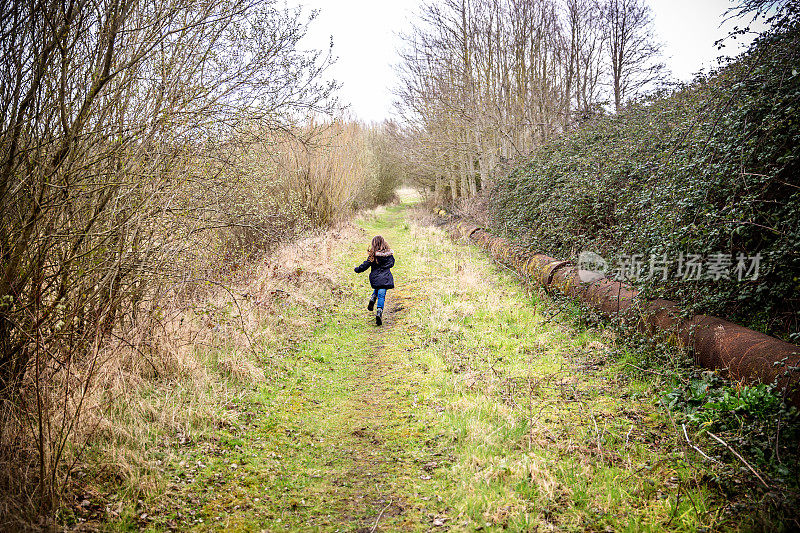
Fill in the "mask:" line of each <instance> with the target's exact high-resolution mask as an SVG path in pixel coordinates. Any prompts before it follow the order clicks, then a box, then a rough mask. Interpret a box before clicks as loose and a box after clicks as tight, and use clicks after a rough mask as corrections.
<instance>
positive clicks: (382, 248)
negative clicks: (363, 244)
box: [367, 235, 390, 263]
mask: <svg viewBox="0 0 800 533" xmlns="http://www.w3.org/2000/svg"><path fill="white" fill-rule="evenodd" d="M389 250H390V248H389V244H388V243H387V242H386V239H384V238H383V237H381V236H380V235H375V236H374V237H373V238H372V244H370V245H369V248H367V253H368V254H369V255H368V256H367V257H368V258H369V262H370V263H372V262H373V261H375V252H388V251H389Z"/></svg>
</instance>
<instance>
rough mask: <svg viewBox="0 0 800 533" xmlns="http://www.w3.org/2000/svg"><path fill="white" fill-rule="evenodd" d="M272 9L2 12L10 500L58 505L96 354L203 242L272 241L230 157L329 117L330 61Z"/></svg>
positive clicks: (3, 394)
mask: <svg viewBox="0 0 800 533" xmlns="http://www.w3.org/2000/svg"><path fill="white" fill-rule="evenodd" d="M275 4H276V2H274V1H273V0H255V1H251V2H245V3H240V2H236V1H232V0H230V1H229V0H222V1H218V2H199V3H198V2H193V1H190V0H151V1H148V2H141V1H138V0H98V1H92V2H89V1H87V0H65V1H50V0H44V1H38V2H19V1H13V0H2V1H0V31H1V32H2V38H1V39H0V57H2V60H0V407H1V408H0V461H2V468H0V470H2V472H3V474H2V476H0V486H2V488H1V489H0V492H2V493H3V494H5V495H9V494H15V493H23V494H25V496H26V497H30V498H33V497H34V496H35V499H36V501H38V502H39V503H40V505H41V507H40V508H41V509H44V510H45V511H46V510H50V509H53V508H54V507H55V505H56V502H57V500H58V497H59V495H60V492H61V490H62V489H63V487H64V484H65V482H66V480H67V479H68V477H69V468H66V469H62V468H61V467H60V465H61V464H62V462H63V460H64V458H65V456H66V455H67V454H68V451H69V450H70V448H75V447H76V446H77V445H76V444H75V443H74V442H72V441H71V440H70V439H71V435H72V434H73V430H74V429H75V427H76V426H78V425H79V423H80V417H81V413H82V409H83V406H84V398H85V396H86V394H87V393H88V391H90V390H91V389H92V384H93V378H94V375H95V373H96V371H97V368H98V366H99V365H100V364H101V363H102V360H101V358H100V353H101V348H102V347H103V346H104V343H105V342H106V341H108V340H109V339H110V338H113V337H114V336H119V334H120V333H121V332H122V330H121V329H120V328H122V327H123V326H125V325H126V324H128V325H130V324H131V323H133V322H135V321H136V320H137V314H141V313H146V312H150V311H153V312H155V311H154V310H155V309H157V303H156V301H157V298H158V295H159V294H160V291H161V290H162V289H163V288H164V287H165V286H166V285H165V284H167V283H170V282H174V281H175V279H176V278H181V277H182V276H184V275H185V273H186V272H193V271H196V269H197V265H196V264H194V263H193V262H192V255H193V254H192V252H191V251H189V250H188V249H189V248H191V247H192V246H195V247H198V248H199V246H197V244H198V241H199V240H201V239H200V237H199V236H200V235H203V232H204V231H208V229H209V228H216V227H221V226H233V225H238V226H240V227H241V226H244V225H249V226H259V225H260V226H261V227H262V228H265V229H264V231H269V228H270V225H269V224H270V223H271V215H273V214H274V213H263V212H261V211H260V210H259V206H258V204H257V203H256V202H254V201H249V200H248V201H227V200H230V199H232V198H235V197H236V196H237V195H236V194H232V193H231V191H232V190H234V189H236V188H237V187H249V186H250V185H252V184H251V183H249V182H244V181H240V182H236V181H234V179H233V178H234V176H233V173H234V172H233V171H232V170H231V169H230V167H229V166H228V165H226V164H224V163H225V162H226V161H225V159H226V158H227V156H228V155H229V154H230V150H229V147H230V146H231V144H232V143H233V142H234V141H236V142H239V143H241V142H243V141H242V140H243V139H245V136H243V135H242V132H243V131H244V130H245V129H246V127H249V126H250V125H252V124H254V123H257V124H259V125H260V127H261V128H262V129H266V130H270V131H286V130H289V129H291V128H292V126H293V124H294V123H296V122H297V120H298V118H300V117H301V116H303V115H304V114H306V113H308V112H312V113H313V112H318V113H324V112H329V111H330V110H331V109H332V106H333V105H334V101H333V98H332V94H331V93H332V91H333V90H334V89H335V85H334V84H332V83H330V82H325V81H324V79H323V74H324V71H325V68H326V67H327V65H328V64H329V63H330V61H329V56H326V55H325V54H324V53H323V52H317V53H305V52H302V51H301V50H299V49H298V42H299V41H300V39H302V37H303V35H304V34H305V32H306V27H307V23H308V20H307V19H306V17H305V16H303V15H302V13H301V12H300V11H299V10H285V9H280V8H277V7H275ZM253 191H255V192H260V188H258V187H253V189H251V191H250V192H251V193H252V192H253ZM252 198H262V197H261V196H260V194H244V193H242V194H238V199H239V200H241V199H252ZM254 214H255V215H256V216H258V217H260V218H258V219H257V222H258V224H254V223H253V222H254V220H253V219H252V218H251V217H252V216H253V215H254ZM26 439H28V440H30V441H32V442H34V443H35V448H34V449H32V450H29V449H27V448H26V446H27V442H28V440H26ZM78 448H79V446H78ZM31 458H35V463H36V468H35V469H31V468H30V465H29V464H28V462H29V461H30V460H31ZM19 472H35V474H33V475H32V479H31V478H28V477H27V476H19V475H17V474H18V473H19ZM26 484H32V485H33V486H34V487H35V491H34V492H33V493H27V492H26V491H27V490H28V489H27V487H26Z"/></svg>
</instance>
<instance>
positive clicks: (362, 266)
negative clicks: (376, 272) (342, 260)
mask: <svg viewBox="0 0 800 533" xmlns="http://www.w3.org/2000/svg"><path fill="white" fill-rule="evenodd" d="M369 265H370V262H369V261H364V262H363V263H361V264H360V265H358V266H357V267H356V268H355V269H354V270H355V271H356V274H361V273H362V272H364V271H365V270H366V269H368V268H369Z"/></svg>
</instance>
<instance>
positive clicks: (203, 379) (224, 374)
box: [0, 224, 360, 516]
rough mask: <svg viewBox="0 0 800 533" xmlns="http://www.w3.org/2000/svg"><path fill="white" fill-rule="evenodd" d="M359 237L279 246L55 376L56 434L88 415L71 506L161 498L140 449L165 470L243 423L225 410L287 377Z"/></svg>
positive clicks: (5, 511) (8, 506) (349, 232)
mask: <svg viewBox="0 0 800 533" xmlns="http://www.w3.org/2000/svg"><path fill="white" fill-rule="evenodd" d="M359 231H360V230H358V229H357V228H355V227H354V226H352V225H350V224H342V225H339V226H337V227H335V228H334V229H331V230H328V231H324V232H319V233H316V234H313V235H309V236H307V237H305V238H302V239H300V240H298V241H296V242H294V243H291V244H286V245H283V246H281V247H280V248H279V249H277V251H275V252H274V253H273V254H272V255H271V256H269V257H265V258H263V259H262V260H261V261H259V262H258V263H257V264H254V265H251V266H250V267H249V268H248V269H247V270H244V271H242V272H239V273H238V275H237V276H236V280H235V281H232V282H230V283H226V284H213V285H210V286H206V287H204V288H200V289H198V290H194V291H191V294H192V295H193V300H188V301H187V299H186V298H185V294H186V291H184V295H182V296H181V297H175V295H169V294H166V295H164V296H163V297H162V302H163V307H162V308H161V309H160V313H159V315H160V316H159V317H158V319H155V318H153V319H152V320H149V321H147V322H143V323H141V324H138V325H137V327H135V328H130V329H128V331H125V332H118V334H117V336H118V337H119V338H124V339H125V340H124V341H122V340H118V341H116V342H114V343H111V344H109V345H107V346H104V347H103V348H102V349H101V350H100V351H99V353H98V354H97V358H96V364H95V365H94V367H93V368H91V369H90V368H88V367H87V368H79V367H76V368H74V369H73V371H72V372H71V373H69V374H66V373H62V374H57V376H68V379H71V380H72V381H73V383H72V384H71V386H70V387H69V390H70V391H72V392H71V394H70V395H69V396H68V397H67V399H66V406H67V409H66V411H64V410H59V409H53V410H52V411H51V412H50V414H49V423H50V425H51V426H52V427H61V426H62V425H63V423H64V422H65V421H68V419H69V418H70V417H71V416H73V415H74V413H76V412H78V411H80V413H81V415H80V417H79V418H77V419H76V425H75V426H74V428H73V429H72V431H71V435H70V437H69V442H68V445H67V447H66V450H65V458H64V461H63V465H64V468H63V469H62V470H61V471H60V473H59V475H61V476H65V475H66V469H70V470H71V475H70V481H69V482H68V483H67V484H66V494H65V495H66V498H65V502H66V505H67V507H69V506H71V505H77V502H79V501H81V500H82V499H83V498H84V496H91V494H93V493H95V492H97V493H99V492H102V490H101V487H103V486H106V484H107V483H108V482H112V483H113V484H115V485H117V486H121V487H123V488H124V489H125V491H126V492H128V493H129V494H131V495H133V496H132V497H136V498H138V497H140V496H141V497H144V496H145V495H147V494H151V493H152V492H153V491H154V490H158V489H159V483H160V482H159V481H158V480H159V479H161V477H160V476H159V475H158V469H159V468H160V467H159V466H158V464H159V463H158V462H157V461H154V459H153V456H152V455H150V454H148V453H146V452H144V450H160V451H161V452H162V454H167V459H166V460H168V455H169V453H170V446H168V445H165V444H166V443H172V442H176V441H177V442H186V441H192V440H195V439H197V438H200V437H201V436H202V435H204V434H208V433H210V432H212V431H214V428H216V427H219V426H221V425H226V424H232V423H236V421H237V418H238V417H239V413H238V412H237V410H236V409H231V408H229V406H230V405H232V404H233V403H235V400H236V398H237V396H238V395H240V394H242V391H243V390H244V389H246V388H248V387H245V388H243V387H242V384H257V383H260V382H263V381H264V380H269V379H274V378H275V377H276V376H278V375H279V374H280V373H281V371H282V367H281V364H282V359H283V355H282V354H283V353H285V351H286V349H287V348H288V347H290V346H291V345H292V344H293V343H295V342H297V341H298V340H300V339H301V338H302V335H303V334H304V333H303V332H307V331H310V330H312V329H313V326H314V320H315V319H314V313H313V312H312V311H313V310H314V309H316V308H318V307H319V306H321V305H325V304H326V303H327V301H328V300H329V299H330V298H332V297H333V295H334V294H335V291H337V290H338V276H339V272H337V270H336V268H335V267H334V264H335V263H336V261H335V257H334V256H335V254H336V253H337V250H338V249H339V245H340V243H341V242H342V241H344V240H348V239H352V238H353V237H354V236H355V235H356V234H357V233H358V232H359ZM290 309H291V310H293V311H290ZM62 379H65V378H62ZM87 383H88V387H86V388H85V394H83V390H82V389H81V385H82V384H87ZM65 385H66V384H65V383H53V384H52V386H51V387H48V388H47V389H45V391H48V392H49V393H51V394H52V395H53V396H52V397H49V398H47V397H46V398H44V403H45V405H53V406H56V405H59V403H58V402H59V398H58V397H56V395H57V394H63V391H64V390H65V389H67V387H66V386H65ZM3 427H4V428H5V429H6V430H7V431H12V430H13V429H14V427H15V426H14V425H13V424H5V425H4V426H3ZM9 441H10V440H8V439H6V440H5V442H9ZM18 446H19V450H18V451H17V456H16V460H18V461H22V460H24V457H25V456H28V457H30V456H33V455H34V454H35V453H36V450H35V448H34V443H27V442H19V443H18ZM26 450H27V451H26ZM31 476H32V477H34V476H35V473H34V472H31ZM0 500H2V501H0V511H2V513H0V514H1V515H15V514H16V515H20V516H21V515H24V512H23V511H22V506H24V502H22V503H20V502H8V501H5V499H4V498H0ZM15 507H16V509H15Z"/></svg>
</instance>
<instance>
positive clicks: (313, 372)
mask: <svg viewBox="0 0 800 533" xmlns="http://www.w3.org/2000/svg"><path fill="white" fill-rule="evenodd" d="M359 225H360V226H361V227H362V228H363V233H362V235H361V238H359V239H355V240H354V241H353V242H348V243H347V244H346V245H345V246H344V247H343V248H342V249H341V250H339V251H338V255H337V261H338V263H339V265H340V267H341V271H342V272H343V274H342V275H341V280H340V286H339V288H338V290H337V296H336V298H335V299H334V302H335V303H334V304H333V306H332V307H331V308H329V309H321V310H319V313H320V314H321V320H322V322H321V325H320V326H319V327H317V328H316V329H315V330H314V331H313V333H311V334H310V335H309V336H308V339H307V340H306V341H304V342H303V343H302V344H301V345H300V346H299V348H298V349H297V350H296V351H295V352H294V353H292V354H290V355H289V356H287V358H286V359H285V361H284V366H285V369H286V370H285V377H284V379H281V380H277V381H275V382H267V383H264V384H255V386H253V390H252V392H251V393H250V394H248V395H246V396H244V397H243V398H242V399H241V400H240V401H239V403H237V404H236V405H232V406H230V408H232V409H239V410H240V411H241V413H242V416H241V417H240V421H241V423H240V424H237V425H235V426H232V427H226V428H222V429H220V430H219V431H217V432H216V433H215V434H214V436H213V438H211V439H207V440H204V441H202V442H198V443H196V444H194V445H193V446H189V447H187V449H186V450H185V451H184V452H182V456H181V457H182V458H183V459H182V461H181V462H180V464H177V465H172V466H171V470H170V475H171V476H172V478H173V480H174V483H173V485H172V488H171V489H170V491H169V492H168V494H167V495H166V496H165V498H164V500H163V502H162V503H161V507H160V508H159V509H157V510H156V511H154V513H155V514H156V516H155V517H154V518H155V520H153V521H151V522H149V526H148V527H150V528H152V529H157V530H162V529H180V530H187V529H194V530H201V531H202V530H223V531H260V530H269V531H277V530H291V531H315V530H319V531H366V532H369V531H413V530H418V531H428V530H431V529H440V530H455V531H461V530H463V531H475V530H490V531H491V530H501V529H510V530H515V531H531V530H542V531H547V530H566V531H660V530H675V531H681V530H686V531H692V530H697V528H698V527H711V528H716V527H719V526H720V525H721V524H722V523H723V520H724V519H725V515H724V511H723V505H722V504H723V503H724V502H723V501H722V499H721V498H720V497H719V496H718V495H716V494H715V493H714V492H712V491H710V490H709V489H708V488H707V487H708V486H709V484H708V483H707V477H708V474H707V472H706V471H705V470H704V468H703V467H702V465H701V463H700V461H699V460H698V458H697V456H694V455H689V454H688V452H687V450H686V448H685V446H683V445H682V440H680V439H679V438H678V434H677V432H675V431H674V428H672V427H670V425H669V419H668V418H666V416H667V415H666V414H664V413H663V411H659V410H658V409H657V408H656V407H655V406H654V405H653V401H652V399H653V398H654V397H655V396H657V394H658V393H659V392H660V391H659V378H658V376H651V377H647V375H645V377H644V378H641V377H639V378H635V377H633V376H632V375H631V374H630V372H626V371H625V369H626V368H627V367H625V361H626V360H627V358H628V357H629V354H626V352H625V351H624V349H622V348H619V347H616V343H615V340H614V337H613V335H612V334H611V333H610V332H608V331H605V330H603V329H594V328H587V327H581V326H579V325H577V323H576V322H575V321H573V320H570V318H569V316H566V317H565V315H564V313H562V314H561V315H558V316H553V314H554V313H555V312H556V311H557V310H558V308H557V306H555V304H554V303H553V302H551V301H550V300H549V299H547V298H546V297H543V296H539V295H536V294H528V293H527V292H526V291H525V289H524V288H522V287H521V286H520V285H519V283H518V281H517V280H516V279H515V278H513V277H512V276H511V275H509V274H507V273H505V272H502V271H500V270H498V268H497V267H495V266H493V265H491V264H490V262H489V261H488V260H487V259H486V258H485V257H484V256H483V255H482V254H481V253H480V252H478V251H477V250H476V249H474V248H472V247H469V246H465V245H459V244H455V243H451V242H449V241H448V240H447V238H446V237H445V236H444V234H443V232H441V231H439V230H437V229H435V228H430V227H421V226H417V225H415V224H414V223H413V222H411V221H410V220H409V219H408V217H407V207H406V206H398V207H392V208H389V209H387V210H385V211H381V212H379V213H377V214H374V215H370V216H368V217H366V218H364V219H362V220H361V221H359ZM374 234H382V235H384V236H385V237H386V239H387V240H388V242H389V243H390V244H391V246H392V248H393V249H394V250H395V255H396V260H397V262H396V266H395V268H394V269H393V272H394V275H395V279H396V281H397V288H396V289H395V290H392V291H389V293H388V296H387V304H386V317H385V322H384V326H383V327H382V328H377V327H376V326H375V325H374V320H373V318H372V315H371V313H369V312H368V311H366V309H365V304H366V302H367V297H368V295H369V289H368V282H367V278H366V275H361V276H358V275H356V274H354V273H352V267H353V266H354V265H355V264H357V263H358V262H359V261H360V260H361V257H362V256H363V255H364V247H365V246H366V244H367V243H368V241H369V239H370V238H371V236H372V235H374ZM570 313H572V311H570V310H567V313H566V315H570Z"/></svg>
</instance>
